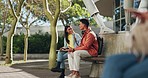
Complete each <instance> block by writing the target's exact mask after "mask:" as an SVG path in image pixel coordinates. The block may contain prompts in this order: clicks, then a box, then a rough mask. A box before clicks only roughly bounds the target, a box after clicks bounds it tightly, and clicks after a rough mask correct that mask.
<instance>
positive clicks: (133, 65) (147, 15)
mask: <svg viewBox="0 0 148 78" xmlns="http://www.w3.org/2000/svg"><path fill="white" fill-rule="evenodd" d="M127 11H129V12H131V13H132V14H134V15H135V17H138V18H139V19H140V20H141V21H140V23H139V24H137V25H136V27H135V28H134V29H133V30H132V31H131V33H130V52H129V53H125V54H118V55H112V56H110V57H108V58H107V59H106V62H105V65H104V70H103V74H102V78H148V68H147V66H148V12H138V11H136V10H133V9H127Z"/></svg>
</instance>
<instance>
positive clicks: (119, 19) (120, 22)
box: [114, 0, 140, 31]
mask: <svg viewBox="0 0 148 78" xmlns="http://www.w3.org/2000/svg"><path fill="white" fill-rule="evenodd" d="M123 2H124V0H115V6H114V7H115V9H114V19H115V21H114V26H115V27H114V30H115V31H125V14H124V9H123ZM139 3H140V0H134V4H133V6H134V8H138V6H139ZM132 20H133V19H132Z"/></svg>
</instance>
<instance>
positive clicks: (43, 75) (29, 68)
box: [11, 60, 91, 78]
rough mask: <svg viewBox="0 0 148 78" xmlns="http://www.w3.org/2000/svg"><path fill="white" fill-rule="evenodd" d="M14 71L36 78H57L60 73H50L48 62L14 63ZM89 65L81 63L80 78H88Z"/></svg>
mask: <svg viewBox="0 0 148 78" xmlns="http://www.w3.org/2000/svg"><path fill="white" fill-rule="evenodd" d="M11 67H12V68H15V69H21V70H22V71H24V72H27V73H29V74H32V75H34V76H36V77H38V78H58V76H59V75H60V73H55V72H51V71H50V70H49V69H48V60H44V61H43V60H34V61H32V62H26V63H16V64H14V65H12V66H11ZM66 67H67V69H66V75H68V74H70V71H69V69H68V64H67V62H66ZM90 67H91V65H90V63H87V62H82V64H81V66H80V74H81V78H90V77H89V76H88V75H89V72H90Z"/></svg>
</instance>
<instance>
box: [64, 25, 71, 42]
mask: <svg viewBox="0 0 148 78" xmlns="http://www.w3.org/2000/svg"><path fill="white" fill-rule="evenodd" d="M69 27H70V26H69V25H68V26H65V29H64V36H65V39H66V42H67V43H68V44H69V40H68V32H67V28H69Z"/></svg>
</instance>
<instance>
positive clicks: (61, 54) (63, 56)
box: [57, 51, 68, 69]
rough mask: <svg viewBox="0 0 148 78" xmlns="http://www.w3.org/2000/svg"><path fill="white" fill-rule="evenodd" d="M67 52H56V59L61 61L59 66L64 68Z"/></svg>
mask: <svg viewBox="0 0 148 78" xmlns="http://www.w3.org/2000/svg"><path fill="white" fill-rule="evenodd" d="M67 58H68V56H67V52H60V51H59V52H58V55H57V61H58V62H61V65H60V68H62V69H65V62H64V61H65V59H67Z"/></svg>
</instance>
